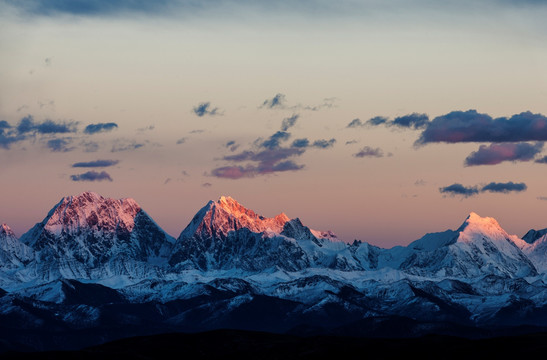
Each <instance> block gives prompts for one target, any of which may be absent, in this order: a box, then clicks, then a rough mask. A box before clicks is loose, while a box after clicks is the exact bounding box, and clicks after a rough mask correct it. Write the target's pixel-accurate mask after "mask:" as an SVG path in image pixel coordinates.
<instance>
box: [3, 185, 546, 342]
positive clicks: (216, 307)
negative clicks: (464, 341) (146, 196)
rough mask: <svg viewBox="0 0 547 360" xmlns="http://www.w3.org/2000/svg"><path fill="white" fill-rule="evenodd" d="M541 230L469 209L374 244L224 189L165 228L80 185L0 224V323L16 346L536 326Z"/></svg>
mask: <svg viewBox="0 0 547 360" xmlns="http://www.w3.org/2000/svg"><path fill="white" fill-rule="evenodd" d="M542 232H544V231H543V230H540V231H535V232H534V233H531V232H529V234H531V235H529V234H528V235H527V237H526V238H525V239H524V240H523V239H520V238H518V237H516V236H514V235H509V234H507V233H506V232H505V231H504V230H503V229H502V228H501V226H500V225H499V224H498V223H497V221H496V220H494V219H492V218H482V217H480V216H479V215H477V214H475V213H471V214H470V215H469V217H468V218H467V219H466V220H465V221H464V222H463V224H462V225H461V226H460V227H459V228H458V229H457V230H447V231H444V232H439V233H430V234H427V235H425V236H424V237H422V238H421V239H419V240H416V241H415V242H413V243H411V244H410V245H409V246H407V247H395V248H392V249H382V248H378V247H375V246H372V245H370V244H367V243H364V242H359V241H356V242H354V243H352V244H347V243H344V242H342V241H339V240H338V239H337V237H336V235H334V234H333V233H332V232H330V231H317V230H313V229H309V228H308V227H306V226H305V225H304V224H302V222H301V221H300V220H299V219H298V218H296V219H289V218H288V217H287V216H286V215H285V214H283V213H282V214H280V215H277V216H275V217H273V218H267V217H263V216H261V215H258V214H256V213H255V212H253V211H252V210H249V209H246V208H245V207H244V206H242V205H241V204H239V203H238V202H237V201H235V200H234V199H232V198H230V197H221V198H220V199H219V200H218V201H216V202H215V201H210V202H209V203H207V204H206V205H205V206H204V207H203V208H202V209H201V210H199V211H198V213H197V214H196V215H195V216H194V218H193V219H192V221H191V222H190V224H188V226H187V227H186V228H185V229H184V230H183V231H182V232H181V234H180V236H179V237H178V238H177V239H176V240H175V239H173V238H171V237H170V236H169V235H167V234H166V233H165V232H164V231H163V230H162V229H161V228H160V227H159V226H158V225H157V224H156V223H155V222H154V221H153V220H152V219H151V218H150V217H149V216H148V215H147V214H146V212H145V211H144V210H143V209H141V207H140V206H139V205H138V204H137V203H136V202H135V201H134V200H132V199H121V200H116V199H108V198H103V197H102V196H100V195H98V194H95V193H89V192H86V193H83V194H80V195H78V196H69V197H66V198H63V199H62V200H61V201H60V202H59V203H58V204H57V205H56V206H55V207H53V209H52V210H51V211H50V212H49V213H48V215H47V216H46V217H45V219H44V220H43V221H42V222H41V223H38V224H36V225H35V226H34V227H33V228H32V229H31V230H29V231H28V232H27V233H25V234H24V235H23V236H22V237H21V239H17V237H16V236H15V235H14V234H13V232H12V231H11V230H10V229H9V227H8V226H7V225H3V226H2V227H1V228H0V288H1V289H0V290H1V291H0V323H1V324H2V326H0V333H1V335H2V336H3V338H5V339H6V341H9V342H13V343H14V344H19V345H17V346H21V348H24V347H25V346H29V347H31V348H35V349H46V348H47V349H67V348H70V347H75V348H77V347H81V346H85V345H92V344H96V343H99V342H103V341H105V340H108V339H115V338H120V337H126V336H133V335H139V334H152V333H159V332H166V331H191V332H193V331H204V330H213V329H218V328H234V329H245V330H260V331H272V332H290V331H305V332H307V333H310V334H311V333H313V334H320V333H333V332H336V331H338V332H339V333H340V334H344V335H352V334H354V335H356V336H357V335H367V336H369V335H370V334H369V333H368V332H366V331H364V328H365V325H363V324H366V326H367V327H370V328H376V329H395V328H396V326H395V324H399V325H400V326H405V327H406V329H407V330H405V331H407V332H406V333H405V334H407V335H408V336H418V335H421V334H427V333H431V332H434V333H445V334H451V335H466V334H467V335H469V334H483V335H484V334H486V333H487V332H488V331H491V332H492V331H495V329H501V327H504V328H507V327H509V328H514V327H516V326H518V327H520V328H522V326H531V327H533V329H538V327H539V328H542V327H543V326H547V286H546V285H545V281H544V279H547V276H545V272H546V270H547V265H546V264H547V261H546V260H545V259H546V258H547V256H546V255H547V254H546V251H547V246H546V245H545V244H547V240H545V235H544V234H543V233H542ZM410 319H412V320H410ZM295 329H300V330H295ZM336 329H338V330H336ZM340 329H344V330H340ZM487 329H488V330H487ZM378 331H380V330H378ZM392 331H393V330H392ZM496 331H497V330H496ZM399 333H400V332H399ZM399 333H397V334H399ZM393 334H395V333H393ZM394 336H395V335H394ZM398 336H399V335H398Z"/></svg>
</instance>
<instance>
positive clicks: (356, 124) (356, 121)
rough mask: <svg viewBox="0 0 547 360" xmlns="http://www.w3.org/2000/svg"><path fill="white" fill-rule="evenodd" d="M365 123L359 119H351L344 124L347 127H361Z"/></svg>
mask: <svg viewBox="0 0 547 360" xmlns="http://www.w3.org/2000/svg"><path fill="white" fill-rule="evenodd" d="M364 125H365V124H363V123H362V122H361V119H353V120H351V121H350V122H349V124H348V125H347V126H346V127H347V128H358V127H362V126H364Z"/></svg>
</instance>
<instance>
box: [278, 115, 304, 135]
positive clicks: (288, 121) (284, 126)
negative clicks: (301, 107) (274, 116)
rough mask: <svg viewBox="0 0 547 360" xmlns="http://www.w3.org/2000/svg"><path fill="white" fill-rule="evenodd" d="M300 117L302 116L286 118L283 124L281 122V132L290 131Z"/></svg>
mask: <svg viewBox="0 0 547 360" xmlns="http://www.w3.org/2000/svg"><path fill="white" fill-rule="evenodd" d="M299 117H300V115H298V114H293V116H291V117H287V118H284V119H283V122H281V130H282V131H287V130H289V128H291V127H293V126H294V124H296V120H298V118H299Z"/></svg>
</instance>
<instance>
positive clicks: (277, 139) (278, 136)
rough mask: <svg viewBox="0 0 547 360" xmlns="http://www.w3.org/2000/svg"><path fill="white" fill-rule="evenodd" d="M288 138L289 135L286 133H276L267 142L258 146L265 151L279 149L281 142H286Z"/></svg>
mask: <svg viewBox="0 0 547 360" xmlns="http://www.w3.org/2000/svg"><path fill="white" fill-rule="evenodd" d="M290 137H291V134H290V133H288V132H286V131H278V132H276V133H275V134H273V135H272V136H270V137H269V138H268V139H267V140H265V141H263V142H262V143H261V144H260V147H264V148H267V149H275V148H278V147H279V145H280V144H281V142H284V141H287V140H288V139H289V138H290ZM259 141H260V140H259Z"/></svg>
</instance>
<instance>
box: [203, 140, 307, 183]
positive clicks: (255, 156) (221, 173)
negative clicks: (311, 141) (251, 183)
mask: <svg viewBox="0 0 547 360" xmlns="http://www.w3.org/2000/svg"><path fill="white" fill-rule="evenodd" d="M304 151H305V150H304V149H297V148H277V149H266V150H262V151H259V152H255V151H250V150H246V151H242V152H241V153H239V154H234V155H227V156H224V158H223V159H224V160H227V161H233V162H244V161H250V162H255V163H256V164H254V165H250V164H249V165H246V166H240V165H234V166H223V167H219V168H216V169H214V170H212V172H211V174H212V175H213V176H216V177H221V178H228V179H240V178H244V177H255V176H258V175H265V174H271V173H274V172H283V171H291V170H300V169H302V168H303V167H304V165H298V164H296V163H294V162H293V161H292V160H287V159H288V158H290V157H294V156H300V155H302V154H303V153H304Z"/></svg>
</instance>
